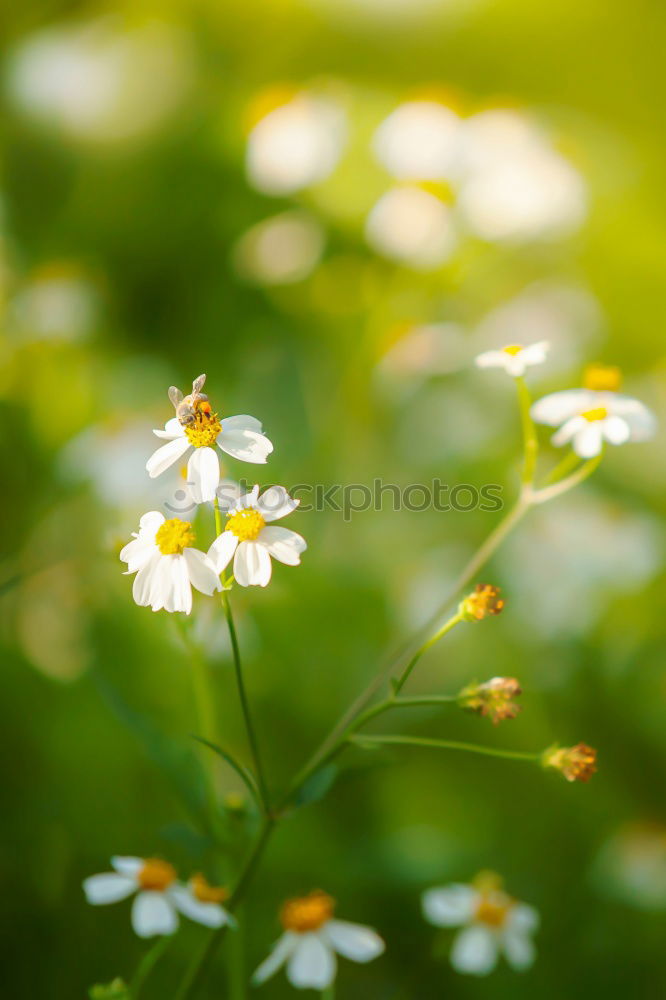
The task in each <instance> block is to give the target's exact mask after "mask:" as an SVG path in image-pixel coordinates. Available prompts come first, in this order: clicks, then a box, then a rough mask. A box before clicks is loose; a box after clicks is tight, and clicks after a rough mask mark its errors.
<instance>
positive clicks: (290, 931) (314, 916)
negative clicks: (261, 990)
mask: <svg viewBox="0 0 666 1000" xmlns="http://www.w3.org/2000/svg"><path fill="white" fill-rule="evenodd" d="M334 908H335V900H333V899H332V898H331V897H330V896H329V895H328V894H327V893H325V892H322V891H321V890H320V889H316V890H315V891H314V892H311V893H310V894H309V895H308V896H303V897H301V898H299V899H289V900H287V902H286V903H285V904H284V906H283V907H282V910H281V911H280V921H281V923H282V926H283V927H284V934H283V935H282V937H281V938H280V939H279V941H278V942H277V944H276V945H275V947H274V948H273V951H272V952H271V954H270V955H269V956H268V958H267V959H266V960H265V962H262V964H261V965H260V966H259V968H258V969H257V971H256V972H255V973H254V976H253V977H252V982H253V983H254V984H255V985H259V984H260V983H264V982H265V981H266V980H267V979H269V978H270V977H271V976H273V975H274V974H275V973H276V972H277V971H278V969H280V968H281V967H282V966H283V965H284V964H285V962H286V963H287V979H288V980H289V982H290V983H291V984H292V986H295V987H296V988H297V989H314V990H325V989H327V988H328V987H329V986H330V985H331V983H332V982H333V980H334V979H335V973H336V968H337V958H336V955H342V956H343V958H348V959H350V960H351V961H352V962H370V961H372V959H373V958H377V956H378V955H381V954H382V952H383V951H384V947H385V946H384V942H383V941H382V939H381V938H380V936H379V934H377V932H376V931H374V930H372V929H371V928H370V927H364V926H363V925H362V924H352V923H349V922H348V921H346V920H336V919H334V917H333V911H334Z"/></svg>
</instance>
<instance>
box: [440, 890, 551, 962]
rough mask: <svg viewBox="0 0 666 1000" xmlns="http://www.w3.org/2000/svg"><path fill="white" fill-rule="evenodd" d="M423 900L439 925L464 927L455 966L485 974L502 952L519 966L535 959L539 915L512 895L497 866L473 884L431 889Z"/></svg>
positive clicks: (455, 949) (453, 956) (457, 943)
mask: <svg viewBox="0 0 666 1000" xmlns="http://www.w3.org/2000/svg"><path fill="white" fill-rule="evenodd" d="M422 906H423V913H424V916H425V918H426V920H428V921H429V922H430V923H431V924H434V925H435V927H461V928H462V930H460V931H459V932H458V934H457V935H456V937H455V938H454V941H453V947H452V949H451V965H452V966H453V968H454V969H455V970H456V972H462V973H467V974H469V975H474V976H485V975H487V974H488V973H489V972H492V971H493V969H494V968H495V966H496V965H497V961H498V958H499V956H500V954H503V955H504V957H505V958H506V961H507V962H508V963H509V965H510V966H511V967H512V968H513V969H516V970H517V971H522V970H523V969H527V968H529V966H530V965H532V963H533V962H534V958H535V951H534V944H533V943H532V935H533V934H534V932H535V931H536V930H537V928H538V926H539V915H538V913H537V911H536V910H535V909H533V907H531V906H528V905H527V904H526V903H520V902H518V901H517V900H515V899H513V898H512V897H511V896H509V895H507V893H505V892H504V891H503V888H502V880H501V879H500V878H499V876H497V875H495V873H494V872H481V873H480V874H479V875H477V877H476V878H475V879H474V881H473V882H472V884H471V885H461V884H457V883H454V884H453V885H448V886H444V887H442V888H435V889H428V890H427V892H425V893H424V894H423V898H422Z"/></svg>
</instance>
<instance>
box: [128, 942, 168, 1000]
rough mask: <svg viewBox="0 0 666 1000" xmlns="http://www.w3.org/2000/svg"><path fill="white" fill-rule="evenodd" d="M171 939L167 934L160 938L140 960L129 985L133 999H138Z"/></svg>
mask: <svg viewBox="0 0 666 1000" xmlns="http://www.w3.org/2000/svg"><path fill="white" fill-rule="evenodd" d="M170 940H171V939H170V938H169V937H168V936H167V935H165V936H164V937H161V938H159V939H158V940H157V941H156V942H155V944H154V945H153V947H152V948H151V949H150V950H149V951H147V952H146V954H145V955H144V956H143V958H142V959H141V961H140V962H139V967H138V969H137V970H136V972H135V974H134V978H133V979H132V982H131V983H130V985H129V992H130V996H131V997H132V1000H138V997H139V994H140V992H141V988H142V986H143V984H144V983H145V981H146V979H147V978H148V976H149V975H150V973H151V972H152V970H153V966H154V965H155V964H156V963H157V962H158V961H159V959H160V958H161V957H162V953H163V952H164V951H166V948H167V945H168V944H169V941H170Z"/></svg>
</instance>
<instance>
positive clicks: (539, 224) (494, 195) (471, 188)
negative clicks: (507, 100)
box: [458, 111, 587, 242]
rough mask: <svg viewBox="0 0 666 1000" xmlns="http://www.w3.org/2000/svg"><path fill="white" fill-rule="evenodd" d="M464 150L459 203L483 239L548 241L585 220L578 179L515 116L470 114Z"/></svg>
mask: <svg viewBox="0 0 666 1000" xmlns="http://www.w3.org/2000/svg"><path fill="white" fill-rule="evenodd" d="M463 148H464V154H463V164H464V168H463V178H462V182H461V185H460V190H459V201H458V204H459V208H460V211H461V214H462V216H463V218H464V220H465V221H466V223H467V225H468V226H469V227H470V229H471V230H472V231H473V232H475V233H476V234H477V235H478V236H480V237H481V238H482V239H486V240H507V241H517V242H520V241H522V240H532V239H539V238H548V237H550V236H553V235H560V234H565V233H567V232H570V231H571V230H573V229H575V228H576V227H577V226H578V225H580V223H581V222H582V221H583V219H584V218H585V215H586V212H587V197H586V190H585V185H584V183H583V180H582V178H581V176H580V174H579V173H578V171H577V170H576V169H575V168H574V167H573V166H572V165H571V164H570V163H569V162H568V160H566V159H564V157H562V156H560V155H559V153H557V152H556V151H555V150H554V149H552V148H551V147H550V145H549V144H548V143H547V141H546V140H545V138H544V137H543V136H542V135H541V133H540V132H539V131H538V130H537V129H536V128H535V127H534V126H533V125H532V124H531V123H530V122H529V121H528V120H527V119H524V118H523V117H522V116H520V115H519V114H518V113H517V112H510V111H485V112H482V113H481V114H479V115H473V116H472V117H471V118H469V119H467V121H466V122H465V134H464V139H463Z"/></svg>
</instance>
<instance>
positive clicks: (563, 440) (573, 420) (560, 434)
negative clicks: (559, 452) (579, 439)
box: [550, 414, 589, 448]
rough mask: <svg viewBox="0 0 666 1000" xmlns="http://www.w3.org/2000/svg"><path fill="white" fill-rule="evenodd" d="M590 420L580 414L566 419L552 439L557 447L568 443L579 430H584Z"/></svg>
mask: <svg viewBox="0 0 666 1000" xmlns="http://www.w3.org/2000/svg"><path fill="white" fill-rule="evenodd" d="M588 423H589V421H588V420H586V419H585V417H581V416H580V414H578V415H577V416H575V417H570V418H569V420H565V421H564V423H563V424H562V426H561V427H560V429H559V431H555V433H554V434H553V436H552V438H551V439H550V440H551V441H552V443H553V444H554V445H555V447H556V448H560V447H561V446H562V445H563V444H567V443H568V442H569V441H571V439H572V438H573V437H575V435H576V434H578V432H579V431H582V430H584V429H585V428H586V427H587V425H588Z"/></svg>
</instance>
